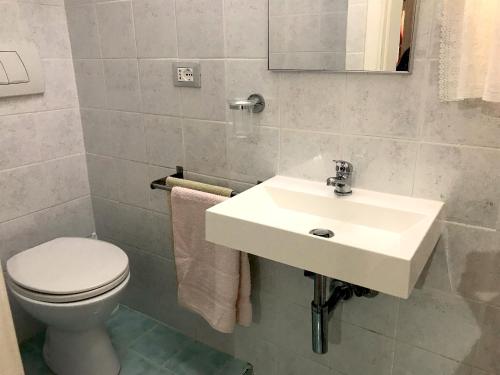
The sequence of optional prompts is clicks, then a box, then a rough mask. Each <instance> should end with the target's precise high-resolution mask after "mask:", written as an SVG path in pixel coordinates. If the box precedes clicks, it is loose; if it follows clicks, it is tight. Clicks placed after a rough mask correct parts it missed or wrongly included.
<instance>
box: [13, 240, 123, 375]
mask: <svg viewBox="0 0 500 375" xmlns="http://www.w3.org/2000/svg"><path fill="white" fill-rule="evenodd" d="M7 275H8V278H7V280H8V285H9V288H10V290H11V291H12V293H13V295H14V296H15V298H16V299H17V300H18V301H19V303H20V304H21V306H22V307H23V308H24V309H25V310H26V311H27V312H28V313H30V314H31V315H32V316H33V317H35V318H37V319H38V320H40V321H42V322H43V323H45V324H46V325H47V326H48V328H47V334H46V337H45V344H44V347H43V355H44V358H45V361H46V363H47V365H48V366H49V367H50V368H51V370H52V371H53V372H55V373H56V374H57V375H116V374H118V373H119V372H120V363H119V361H118V357H117V355H116V353H115V350H114V349H113V346H112V345H111V340H110V338H109V335H108V333H107V332H106V328H105V326H104V322H105V321H106V320H107V319H108V318H109V316H110V315H111V313H112V312H113V310H114V309H115V308H116V307H117V306H118V300H119V297H120V295H121V293H122V292H123V290H124V289H125V287H126V286H127V284H128V281H129V279H130V272H129V267H128V257H127V255H126V254H125V253H124V252H123V250H121V249H120V248H119V247H117V246H115V245H112V244H110V243H107V242H103V241H98V240H92V239H86V238H57V239H55V240H52V241H49V242H46V243H44V244H42V245H39V246H36V247H34V248H31V249H29V250H26V251H23V252H21V253H19V254H17V255H15V256H13V257H12V258H10V259H9V260H8V261H7Z"/></svg>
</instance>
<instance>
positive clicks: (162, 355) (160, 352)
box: [20, 306, 247, 375]
mask: <svg viewBox="0 0 500 375" xmlns="http://www.w3.org/2000/svg"><path fill="white" fill-rule="evenodd" d="M106 325H107V327H108V330H109V333H110V335H111V339H112V341H113V345H114V346H115V348H116V349H117V351H118V355H119V357H120V362H121V367H122V369H121V372H120V375H243V371H244V368H245V363H244V362H242V361H239V360H236V359H234V358H233V357H231V356H229V355H227V354H225V353H221V352H218V351H216V350H214V349H212V348H210V347H208V346H206V345H203V344H201V343H199V342H196V341H193V340H192V339H190V338H188V337H186V336H184V335H182V334H181V333H179V332H177V331H175V330H174V329H172V328H170V327H168V326H166V325H163V324H161V323H159V322H157V321H155V320H153V319H151V318H149V317H148V316H146V315H143V314H141V313H139V312H136V311H134V310H131V309H128V308H126V307H123V306H120V308H119V310H118V311H117V312H116V313H115V314H113V316H112V317H111V318H110V319H109V321H108V322H107V324H106ZM44 336H45V334H44V333H40V334H39V335H37V336H35V337H33V338H32V339H30V340H28V341H27V342H25V343H23V344H22V345H21V347H20V350H21V357H22V360H23V366H24V369H25V373H26V375H54V374H53V373H52V372H51V371H50V369H49V368H48V367H47V365H45V362H44V360H43V356H42V348H43V342H44ZM245 375H247V374H245Z"/></svg>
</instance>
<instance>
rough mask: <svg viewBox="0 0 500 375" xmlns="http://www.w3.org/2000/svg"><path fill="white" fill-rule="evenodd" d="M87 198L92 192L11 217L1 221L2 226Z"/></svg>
mask: <svg viewBox="0 0 500 375" xmlns="http://www.w3.org/2000/svg"><path fill="white" fill-rule="evenodd" d="M86 198H91V195H90V194H85V195H82V196H79V197H76V198H72V199H70V200H68V201H64V202H61V203H56V204H53V205H51V206H48V207H44V208H41V209H39V210H36V211H32V212H29V213H27V214H24V215H21V216H16V217H14V218H11V219H9V220H6V221H2V222H0V226H2V225H3V224H8V223H10V222H13V221H16V220H19V219H22V218H25V217H28V216H31V215H34V214H38V213H41V212H44V211H49V210H51V209H54V208H58V207H60V206H65V205H67V204H69V203H72V202H75V201H78V200H83V199H86Z"/></svg>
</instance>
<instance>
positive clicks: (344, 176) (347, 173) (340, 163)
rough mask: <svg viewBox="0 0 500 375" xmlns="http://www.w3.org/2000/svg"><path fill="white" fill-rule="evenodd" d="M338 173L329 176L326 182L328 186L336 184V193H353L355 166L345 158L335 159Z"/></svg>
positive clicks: (340, 194)
mask: <svg viewBox="0 0 500 375" xmlns="http://www.w3.org/2000/svg"><path fill="white" fill-rule="evenodd" d="M333 162H334V163H335V170H336V174H335V177H328V179H327V180H326V184H327V185H328V186H335V190H334V192H335V194H336V195H339V196H345V195H350V194H352V190H351V183H352V173H353V170H354V168H353V166H352V164H351V163H349V162H348V161H345V160H334V161H333Z"/></svg>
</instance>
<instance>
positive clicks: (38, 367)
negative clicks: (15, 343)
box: [20, 343, 53, 375]
mask: <svg viewBox="0 0 500 375" xmlns="http://www.w3.org/2000/svg"><path fill="white" fill-rule="evenodd" d="M20 351H21V359H22V361H23V367H24V373H25V375H53V373H52V371H50V369H49V368H48V367H47V365H46V364H45V361H44V360H43V355H42V347H41V346H38V347H37V346H34V345H31V343H24V344H23V345H21V347H20Z"/></svg>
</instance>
